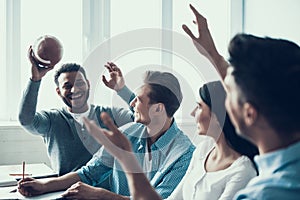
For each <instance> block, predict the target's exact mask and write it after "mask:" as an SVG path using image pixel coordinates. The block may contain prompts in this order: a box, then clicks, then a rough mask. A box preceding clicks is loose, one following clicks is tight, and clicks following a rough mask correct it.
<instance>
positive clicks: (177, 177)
mask: <svg viewBox="0 0 300 200" xmlns="http://www.w3.org/2000/svg"><path fill="white" fill-rule="evenodd" d="M193 151H194V148H192V147H191V148H189V150H188V151H187V152H186V153H185V154H184V155H182V156H181V157H180V158H179V159H178V160H177V161H176V162H175V163H174V164H173V165H172V167H171V168H170V169H168V170H167V172H166V173H165V175H164V176H163V178H162V179H161V181H160V183H159V184H158V185H157V186H154V187H155V190H156V192H157V193H158V194H159V195H160V196H161V197H162V198H163V199H165V198H167V197H169V196H170V195H171V193H172V192H173V191H174V188H175V186H176V185H178V184H179V183H180V181H181V180H182V178H183V177H184V175H185V173H186V171H187V169H188V166H189V164H190V161H191V158H192V155H193ZM157 173H159V172H157ZM175 199H177V198H175ZM179 199H180V198H179Z"/></svg>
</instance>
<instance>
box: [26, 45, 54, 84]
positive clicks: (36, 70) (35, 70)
mask: <svg viewBox="0 0 300 200" xmlns="http://www.w3.org/2000/svg"><path fill="white" fill-rule="evenodd" d="M27 56H28V59H29V61H30V63H31V80H33V81H39V80H41V79H42V78H43V77H44V76H45V74H46V73H47V72H48V71H50V70H52V69H53V68H54V65H53V66H52V65H49V66H47V68H41V67H38V61H37V60H36V59H35V58H34V56H33V50H32V46H30V47H29V49H28V54H27Z"/></svg>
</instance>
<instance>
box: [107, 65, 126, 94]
mask: <svg viewBox="0 0 300 200" xmlns="http://www.w3.org/2000/svg"><path fill="white" fill-rule="evenodd" d="M104 66H105V67H106V69H108V71H109V75H110V79H109V80H107V79H106V77H105V76H104V75H103V76H102V81H103V83H104V84H105V85H106V86H107V87H109V88H110V89H112V90H115V91H119V90H121V89H122V88H123V87H124V86H125V80H124V77H123V75H122V72H121V70H120V68H119V67H118V66H117V65H115V64H114V63H112V62H107V64H106V65H104Z"/></svg>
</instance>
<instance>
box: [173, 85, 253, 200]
mask: <svg viewBox="0 0 300 200" xmlns="http://www.w3.org/2000/svg"><path fill="white" fill-rule="evenodd" d="M225 99H226V92H225V90H224V88H223V85H222V83H221V82H220V81H214V82H209V83H207V84H204V85H203V86H202V87H201V88H200V89H199V101H198V102H197V107H196V108H195V109H194V110H193V112H192V113H191V115H192V116H193V117H195V120H196V124H197V131H198V134H199V135H204V136H202V137H203V138H202V139H201V142H200V143H199V144H198V145H197V148H196V150H195V152H194V154H193V158H192V160H191V163H190V165H189V169H188V171H187V173H186V174H185V176H184V178H183V179H182V181H181V182H180V184H179V185H178V186H177V188H176V189H175V190H174V192H173V193H172V194H171V196H170V197H169V198H168V199H176V200H178V199H189V200H190V199H209V200H212V199H232V198H233V196H234V195H235V194H236V192H237V191H239V190H240V189H242V188H244V187H245V186H246V185H247V183H248V182H249V180H250V179H252V178H253V177H255V176H256V175H257V172H256V168H255V166H254V163H253V157H254V155H256V154H258V150H257V148H256V147H255V146H254V145H253V144H251V143H250V142H248V141H247V140H245V139H243V138H241V137H240V136H239V135H238V134H237V133H236V131H235V129H234V126H233V124H232V123H231V121H230V119H229V117H228V115H227V112H226V109H225Z"/></svg>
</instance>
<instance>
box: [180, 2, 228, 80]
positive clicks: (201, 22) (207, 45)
mask: <svg viewBox="0 0 300 200" xmlns="http://www.w3.org/2000/svg"><path fill="white" fill-rule="evenodd" d="M190 8H191V10H192V11H193V13H194V14H195V17H196V21H195V20H193V23H194V24H196V25H197V26H198V37H196V36H195V35H194V34H193V33H192V31H191V30H190V29H189V27H188V26H187V25H185V24H183V25H182V28H183V30H184V31H185V32H186V33H187V34H188V35H189V36H190V37H191V38H192V40H193V43H194V45H195V47H196V48H197V50H198V51H199V53H201V54H202V55H203V56H205V57H206V58H207V59H208V60H209V61H210V62H211V63H212V64H213V65H214V66H215V67H216V69H217V70H219V73H220V75H221V76H222V78H224V77H225V76H226V71H227V67H228V63H227V62H226V61H225V60H224V58H223V57H222V56H221V55H220V54H219V53H218V51H217V49H216V46H215V44H214V41H213V39H212V36H211V34H210V31H209V29H208V25H207V20H206V18H205V17H203V16H202V15H201V14H200V13H199V12H198V11H197V10H196V9H195V8H194V7H193V6H192V5H191V4H190Z"/></svg>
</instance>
